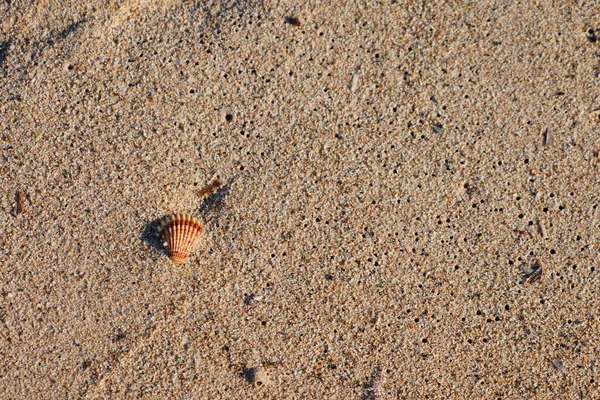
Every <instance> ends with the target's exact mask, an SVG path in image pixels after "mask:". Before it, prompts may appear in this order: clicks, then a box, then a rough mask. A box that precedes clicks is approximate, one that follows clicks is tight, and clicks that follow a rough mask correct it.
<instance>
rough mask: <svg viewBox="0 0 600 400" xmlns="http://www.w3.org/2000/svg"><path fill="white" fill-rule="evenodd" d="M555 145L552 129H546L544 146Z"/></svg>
mask: <svg viewBox="0 0 600 400" xmlns="http://www.w3.org/2000/svg"><path fill="white" fill-rule="evenodd" d="M553 143H554V135H553V134H552V132H550V129H548V128H546V130H545V131H544V146H552V144H553Z"/></svg>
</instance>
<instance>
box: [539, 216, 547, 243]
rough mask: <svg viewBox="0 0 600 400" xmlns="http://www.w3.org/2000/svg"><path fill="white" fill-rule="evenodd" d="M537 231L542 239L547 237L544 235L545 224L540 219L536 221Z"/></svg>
mask: <svg viewBox="0 0 600 400" xmlns="http://www.w3.org/2000/svg"><path fill="white" fill-rule="evenodd" d="M538 231H539V232H540V235H542V238H543V239H546V238H547V237H548V234H547V233H546V224H545V223H544V220H543V219H542V218H540V219H538Z"/></svg>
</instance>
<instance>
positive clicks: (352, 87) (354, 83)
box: [350, 74, 358, 92]
mask: <svg viewBox="0 0 600 400" xmlns="http://www.w3.org/2000/svg"><path fill="white" fill-rule="evenodd" d="M356 89H358V74H354V75H352V80H351V81H350V91H352V92H354V91H356Z"/></svg>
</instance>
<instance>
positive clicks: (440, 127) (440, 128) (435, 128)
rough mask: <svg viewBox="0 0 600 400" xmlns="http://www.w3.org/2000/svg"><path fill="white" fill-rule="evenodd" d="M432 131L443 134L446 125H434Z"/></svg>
mask: <svg viewBox="0 0 600 400" xmlns="http://www.w3.org/2000/svg"><path fill="white" fill-rule="evenodd" d="M431 129H432V130H433V131H434V132H435V133H442V131H443V130H444V125H442V124H433V125H431Z"/></svg>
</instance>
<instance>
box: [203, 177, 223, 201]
mask: <svg viewBox="0 0 600 400" xmlns="http://www.w3.org/2000/svg"><path fill="white" fill-rule="evenodd" d="M221 185H223V182H221V181H220V180H219V178H217V179H215V180H214V181H212V182H211V183H209V184H208V185H207V186H205V187H204V188H202V189H200V191H199V192H198V196H199V197H206V196H210V195H211V194H213V193H214V192H215V191H216V190H217V189H218V188H219V187H221Z"/></svg>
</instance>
